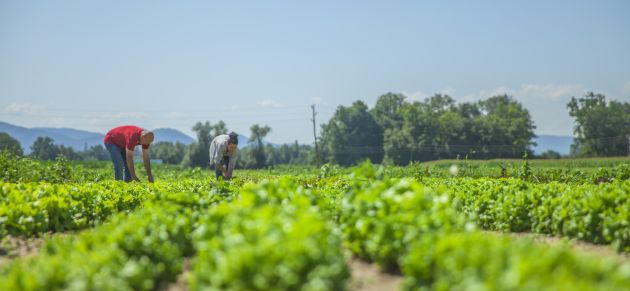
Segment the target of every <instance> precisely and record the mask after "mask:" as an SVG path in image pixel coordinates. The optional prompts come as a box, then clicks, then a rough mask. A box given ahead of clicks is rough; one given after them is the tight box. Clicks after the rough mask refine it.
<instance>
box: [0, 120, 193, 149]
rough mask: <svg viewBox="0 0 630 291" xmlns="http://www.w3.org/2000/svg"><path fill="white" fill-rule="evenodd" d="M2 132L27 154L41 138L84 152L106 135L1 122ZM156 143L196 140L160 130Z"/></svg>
mask: <svg viewBox="0 0 630 291" xmlns="http://www.w3.org/2000/svg"><path fill="white" fill-rule="evenodd" d="M0 132H6V133H8V134H9V135H11V136H12V137H13V138H15V139H17V140H18V141H19V142H20V144H21V145H22V149H24V152H25V153H29V152H30V151H31V145H32V144H33V142H34V141H35V140H36V139H37V137H39V136H48V137H50V138H52V139H54V140H55V141H54V143H55V144H62V145H65V146H69V147H72V148H73V149H75V150H79V151H80V150H83V149H84V148H85V146H88V147H91V146H94V145H102V144H103V138H104V137H105V134H103V133H98V132H90V131H85V130H80V129H74V128H53V127H34V128H27V127H21V126H16V125H13V124H10V123H6V122H2V121H0ZM153 132H154V133H155V140H156V141H170V142H177V141H179V142H181V143H183V144H190V143H192V142H193V141H194V139H193V138H192V137H190V136H188V135H186V134H184V133H183V132H181V131H179V130H176V129H171V128H159V129H156V130H154V131H153Z"/></svg>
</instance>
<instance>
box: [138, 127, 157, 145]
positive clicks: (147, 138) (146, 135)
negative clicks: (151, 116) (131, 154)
mask: <svg viewBox="0 0 630 291" xmlns="http://www.w3.org/2000/svg"><path fill="white" fill-rule="evenodd" d="M154 138H155V136H154V135H153V132H152V131H150V130H143V131H142V133H141V134H140V144H142V145H150V144H151V143H152V142H153V139H154Z"/></svg>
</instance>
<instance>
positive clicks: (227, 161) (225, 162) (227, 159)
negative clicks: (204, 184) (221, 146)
mask: <svg viewBox="0 0 630 291" xmlns="http://www.w3.org/2000/svg"><path fill="white" fill-rule="evenodd" d="M221 164H223V167H224V168H225V170H226V171H227V169H228V165H229V164H230V157H229V156H223V161H222V162H221ZM214 173H215V174H216V175H217V180H218V179H219V177H223V172H221V171H219V170H218V169H217V170H215V171H214ZM224 178H225V177H224Z"/></svg>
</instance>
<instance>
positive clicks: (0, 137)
mask: <svg viewBox="0 0 630 291" xmlns="http://www.w3.org/2000/svg"><path fill="white" fill-rule="evenodd" d="M1 151H7V152H9V153H11V154H14V155H16V156H22V155H23V154H24V151H23V150H22V146H21V145H20V142H19V141H18V140H17V139H14V138H13V137H12V136H10V135H9V134H8V133H6V132H0V152H1Z"/></svg>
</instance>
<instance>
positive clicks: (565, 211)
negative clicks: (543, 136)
mask: <svg viewBox="0 0 630 291" xmlns="http://www.w3.org/2000/svg"><path fill="white" fill-rule="evenodd" d="M423 182H424V183H427V184H428V185H429V186H430V187H431V188H434V189H440V188H441V187H445V186H447V187H448V189H449V193H451V194H450V195H451V196H452V199H455V200H457V201H459V205H458V208H459V209H460V211H462V212H463V213H466V214H469V215H472V216H473V217H475V221H476V222H477V223H478V224H479V226H480V227H482V228H484V229H490V230H500V231H506V232H509V231H512V232H523V231H531V232H537V233H545V234H552V235H558V236H565V237H570V238H577V239H580V240H584V241H589V242H593V243H598V244H612V245H613V247H615V248H616V249H617V250H619V251H624V252H628V251H630V224H629V221H630V211H629V210H630V181H625V182H613V183H610V184H602V185H599V186H598V185H567V184H561V183H548V184H535V183H526V182H523V181H519V180H514V179H504V180H491V179H475V180H471V179H463V180H451V181H445V180H443V179H424V180H423Z"/></svg>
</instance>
